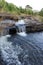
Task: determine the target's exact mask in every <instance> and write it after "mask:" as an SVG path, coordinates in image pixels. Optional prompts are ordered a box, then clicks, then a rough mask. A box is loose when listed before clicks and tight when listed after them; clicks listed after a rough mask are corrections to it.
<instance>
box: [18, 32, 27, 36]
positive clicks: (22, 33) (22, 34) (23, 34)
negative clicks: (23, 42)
mask: <svg viewBox="0 0 43 65" xmlns="http://www.w3.org/2000/svg"><path fill="white" fill-rule="evenodd" d="M17 34H19V35H20V36H27V34H26V33H25V32H20V33H17Z"/></svg>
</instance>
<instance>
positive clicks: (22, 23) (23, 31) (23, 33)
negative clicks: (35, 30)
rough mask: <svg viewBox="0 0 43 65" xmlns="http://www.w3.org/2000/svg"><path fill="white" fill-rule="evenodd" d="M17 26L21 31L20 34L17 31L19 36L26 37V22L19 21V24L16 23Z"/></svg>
mask: <svg viewBox="0 0 43 65" xmlns="http://www.w3.org/2000/svg"><path fill="white" fill-rule="evenodd" d="M15 25H16V26H17V27H18V31H19V32H18V31H17V34H19V35H21V36H26V26H25V22H24V20H19V21H18V22H16V24H15Z"/></svg>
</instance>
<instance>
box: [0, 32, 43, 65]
mask: <svg viewBox="0 0 43 65" xmlns="http://www.w3.org/2000/svg"><path fill="white" fill-rule="evenodd" d="M0 65H43V32H37V33H28V34H26V33H25V32H24V31H22V32H20V33H17V34H16V35H14V36H11V35H5V36H1V37H0Z"/></svg>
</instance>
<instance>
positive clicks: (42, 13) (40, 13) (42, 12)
mask: <svg viewBox="0 0 43 65" xmlns="http://www.w3.org/2000/svg"><path fill="white" fill-rule="evenodd" d="M39 15H41V16H43V8H42V9H41V11H40V12H39Z"/></svg>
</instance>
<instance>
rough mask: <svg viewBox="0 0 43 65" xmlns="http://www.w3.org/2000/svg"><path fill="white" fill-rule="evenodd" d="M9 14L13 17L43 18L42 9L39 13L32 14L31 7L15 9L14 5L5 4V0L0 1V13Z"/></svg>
mask: <svg viewBox="0 0 43 65" xmlns="http://www.w3.org/2000/svg"><path fill="white" fill-rule="evenodd" d="M6 12H7V13H11V14H15V15H21V14H26V15H32V16H33V15H39V16H42V17H43V8H42V9H41V11H40V12H34V11H33V10H32V7H31V6H30V5H26V7H25V8H22V7H17V6H16V5H14V4H12V3H7V2H6V1H5V0H0V13H6Z"/></svg>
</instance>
